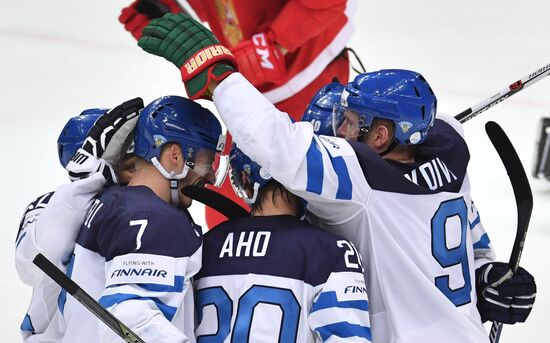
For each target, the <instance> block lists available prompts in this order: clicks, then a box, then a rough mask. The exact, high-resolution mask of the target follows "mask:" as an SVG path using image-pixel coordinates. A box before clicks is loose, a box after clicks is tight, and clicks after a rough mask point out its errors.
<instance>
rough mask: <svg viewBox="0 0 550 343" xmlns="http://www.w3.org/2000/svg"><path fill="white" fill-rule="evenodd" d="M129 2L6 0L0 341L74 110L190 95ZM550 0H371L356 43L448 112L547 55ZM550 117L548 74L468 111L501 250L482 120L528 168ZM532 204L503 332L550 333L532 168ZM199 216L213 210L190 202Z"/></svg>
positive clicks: (493, 165)
mask: <svg viewBox="0 0 550 343" xmlns="http://www.w3.org/2000/svg"><path fill="white" fill-rule="evenodd" d="M127 2H129V1H120V0H118V1H105V0H103V1H87V2H84V1H61V0H48V1H38V0H29V1H7V0H0V118H1V123H0V146H1V147H2V150H1V152H2V153H1V158H2V164H1V166H2V171H1V177H0V182H1V184H0V185H1V186H0V192H1V193H0V195H1V200H0V201H1V203H0V218H1V219H2V223H3V226H4V227H3V228H2V230H1V231H0V244H1V246H0V274H1V275H2V277H1V278H0V290H1V291H0V296H1V298H0V306H2V307H3V310H2V311H0V313H1V314H0V329H1V330H0V340H1V341H2V342H15V341H18V340H19V333H18V327H19V324H20V322H21V319H22V318H23V315H24V313H25V310H26V307H27V304H28V299H29V297H30V289H29V288H27V287H26V286H24V285H23V284H22V283H20V282H19V280H18V278H17V275H16V272H15V269H14V266H13V249H14V239H15V234H16V231H17V225H18V221H19V217H20V215H21V212H22V211H23V209H24V207H25V206H26V205H27V203H28V202H29V201H31V200H33V199H34V198H35V197H36V196H38V195H40V194H42V193H44V192H47V191H50V190H53V189H54V188H55V187H56V185H58V184H60V183H62V182H66V181H67V177H66V175H65V173H64V171H63V170H62V169H61V168H60V166H59V164H58V162H57V154H56V145H55V140H56V139H57V135H58V134H59V131H60V129H61V128H62V127H63V125H64V123H65V121H66V120H67V118H68V117H69V116H72V115H75V114H78V113H80V111H81V110H82V109H85V108H90V107H110V106H114V105H116V104H118V103H120V102H121V101H123V100H127V99H130V98H132V97H135V96H141V97H142V98H143V99H144V100H145V102H146V103H147V102H149V101H151V100H153V99H155V98H157V97H159V96H161V95H167V94H183V87H182V85H181V83H180V81H179V73H178V72H177V70H176V69H175V68H174V67H173V66H172V65H171V64H170V63H168V62H166V61H164V60H162V59H160V58H158V57H154V56H150V55H147V54H145V53H144V52H142V51H141V49H139V48H138V47H137V46H136V45H135V41H134V40H133V38H132V37H131V36H129V34H128V33H126V32H125V31H124V30H123V28H122V27H121V26H120V25H119V23H118V21H117V16H118V13H119V10H120V8H122V7H123V6H124V5H125V4H126V3H127ZM549 13H550V2H549V1H548V0H529V1H512V0H485V1H473V0H463V1H452V2H451V1H441V0H439V1H437V0H419V1H410V0H409V1H408V0H394V1H381V0H377V1H366V0H364V1H361V7H360V9H359V11H358V12H357V14H356V17H355V20H354V21H355V23H356V25H357V27H358V30H357V33H356V35H355V37H354V38H353V41H352V44H351V46H352V47H354V48H355V49H356V51H357V52H358V53H359V55H360V56H361V57H362V58H363V62H364V63H365V65H366V67H367V68H368V69H369V70H375V69H382V68H408V69H413V70H417V71H420V72H421V73H423V74H424V76H425V77H426V78H427V79H428V80H429V81H430V83H431V85H432V87H433V88H434V90H435V92H436V94H437V96H438V99H439V109H440V111H443V112H446V113H451V114H457V113H459V112H461V111H462V110H464V109H466V108H468V107H470V106H471V105H473V104H475V103H477V102H479V101H480V100H482V99H484V98H486V97H489V96H491V95H493V94H494V93H496V92H497V91H498V90H500V89H502V88H504V87H506V86H507V85H508V84H510V83H512V82H514V81H516V80H517V79H519V78H520V77H522V76H524V75H526V74H528V73H530V72H531V71H533V70H535V69H537V68H539V67H541V66H543V65H545V64H547V63H550V39H549V37H548V34H549V33H550V24H549V19H548V15H549ZM543 115H547V116H550V80H542V81H540V83H538V84H535V85H533V86H532V87H530V88H528V89H526V90H524V91H522V92H521V93H519V94H517V95H515V96H514V97H512V98H510V99H509V100H507V101H506V102H504V103H502V104H499V105H498V106H497V107H495V108H493V109H491V110H490V111H488V112H486V113H484V114H482V115H481V116H480V117H478V118H476V119H474V120H472V121H470V122H468V123H467V124H465V130H466V135H467V141H468V143H469V145H470V149H471V154H472V159H471V163H470V169H469V171H470V175H471V182H472V188H473V191H472V193H473V197H474V199H475V200H476V203H477V205H478V207H479V209H480V211H481V214H482V220H483V222H484V224H485V227H486V228H487V230H488V231H489V234H490V237H491V239H492V241H493V244H494V245H495V247H496V249H497V253H498V255H499V258H500V259H501V260H503V261H506V260H507V259H508V257H509V253H510V250H511V246H512V242H513V240H514V234H515V225H516V224H515V220H516V214H515V211H516V210H515V205H514V197H513V194H512V190H511V187H510V184H509V181H508V179H507V176H506V173H505V171H504V169H503V167H502V165H501V163H500V161H499V159H498V156H497V154H496V153H495V151H494V150H493V148H492V146H491V144H490V142H489V140H488V139H487V137H486V135H485V133H484V129H483V124H484V123H485V122H486V121H487V120H496V121H498V122H499V123H500V124H501V125H502V126H503V127H504V129H505V130H506V131H507V132H508V134H509V136H510V138H511V140H512V142H513V143H514V144H515V146H516V148H517V150H518V153H519V155H520V157H521V159H522V161H523V163H524V165H525V167H526V168H527V169H528V172H530V169H531V164H532V158H533V151H534V142H535V130H536V126H537V123H538V121H539V118H540V117H541V116H543ZM531 181H532V188H533V193H534V199H535V207H534V211H533V216H532V220H531V226H530V229H529V235H528V237H527V241H526V245H525V250H524V254H523V259H522V265H523V266H524V267H526V268H527V269H528V270H530V271H531V272H532V273H533V274H534V275H535V277H536V279H537V281H538V288H539V291H538V297H537V302H536V304H535V305H536V306H535V308H534V310H533V313H532V315H531V317H530V318H529V321H528V322H527V323H525V324H520V325H515V326H506V327H505V328H504V331H503V334H502V339H501V342H518V341H524V342H547V341H548V338H547V337H548V334H547V331H544V330H547V329H548V328H549V327H550V325H549V324H550V319H549V317H550V295H549V293H548V289H549V288H550V272H549V271H548V268H547V267H546V262H545V261H548V259H549V258H550V254H549V253H548V251H549V250H547V249H550V226H549V223H550V208H549V205H550V183H549V182H546V181H540V180H531ZM193 212H194V213H195V214H196V216H195V217H196V218H201V217H202V209H201V208H200V207H198V206H197V207H193Z"/></svg>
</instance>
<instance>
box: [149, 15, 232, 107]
mask: <svg viewBox="0 0 550 343" xmlns="http://www.w3.org/2000/svg"><path fill="white" fill-rule="evenodd" d="M138 45H139V46H140V47H141V48H142V49H143V50H145V51H147V52H148V53H151V54H153V55H157V56H161V57H164V58H166V59H167V60H169V61H170V62H172V63H173V64H174V65H176V67H178V68H179V69H180V71H181V78H182V80H183V83H184V86H185V89H186V91H187V95H188V97H189V98H190V99H193V100H194V99H198V98H205V99H209V98H210V96H211V94H209V93H208V86H209V84H210V83H211V82H212V81H221V80H223V79H224V78H226V77H227V76H228V75H230V74H231V73H233V72H235V71H237V62H236V61H235V58H234V57H233V55H232V54H231V52H230V51H229V49H227V48H226V47H225V46H223V45H220V42H219V41H218V39H217V38H216V37H215V36H214V34H213V33H212V32H211V31H210V30H208V29H207V28H206V27H204V26H203V25H202V24H201V23H199V22H197V21H196V20H194V19H193V18H191V17H190V16H188V15H186V14H183V13H180V14H171V13H168V14H165V15H164V16H163V17H162V18H157V19H153V20H151V22H150V23H149V25H147V26H146V27H145V28H144V29H143V37H141V38H140V39H139V41H138Z"/></svg>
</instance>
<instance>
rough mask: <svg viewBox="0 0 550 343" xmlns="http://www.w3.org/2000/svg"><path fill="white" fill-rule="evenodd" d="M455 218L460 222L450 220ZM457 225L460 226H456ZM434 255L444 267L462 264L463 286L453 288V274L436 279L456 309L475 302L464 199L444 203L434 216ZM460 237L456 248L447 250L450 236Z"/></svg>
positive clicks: (436, 284)
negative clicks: (471, 294)
mask: <svg viewBox="0 0 550 343" xmlns="http://www.w3.org/2000/svg"><path fill="white" fill-rule="evenodd" d="M452 217H458V222H459V223H458V222H457V221H454V220H453V221H450V220H449V219H451V218H452ZM457 224H458V225H457ZM431 225H432V255H433V257H434V258H435V260H436V261H437V262H438V263H439V264H440V265H441V267H443V268H448V267H452V266H455V265H458V264H460V266H461V269H462V278H463V280H464V281H463V283H464V286H462V287H459V288H455V289H452V288H451V287H450V274H448V275H442V276H438V277H436V278H435V286H436V287H437V288H438V289H439V290H440V291H441V293H443V294H444V295H445V296H446V297H447V298H448V299H449V300H450V301H451V302H452V303H453V304H454V305H455V306H462V305H465V304H468V303H469V302H471V301H472V299H471V296H470V292H471V290H472V284H471V281H470V267H469V265H468V251H467V247H466V230H468V209H467V207H466V203H465V202H464V198H457V199H453V200H448V201H444V202H442V203H441V204H440V205H439V208H438V209H437V211H436V212H435V214H434V216H433V217H432V222H431ZM457 233H459V234H460V244H458V245H457V246H455V247H454V248H451V249H449V248H447V246H448V241H447V234H449V236H453V237H456V234H457Z"/></svg>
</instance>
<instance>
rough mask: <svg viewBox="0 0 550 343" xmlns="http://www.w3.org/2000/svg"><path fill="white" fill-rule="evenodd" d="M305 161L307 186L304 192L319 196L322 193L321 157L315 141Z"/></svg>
mask: <svg viewBox="0 0 550 343" xmlns="http://www.w3.org/2000/svg"><path fill="white" fill-rule="evenodd" d="M306 160H307V186H306V191H308V192H311V193H315V194H321V192H322V191H323V155H322V154H321V151H319V149H317V146H316V144H315V139H312V140H311V145H310V146H309V149H308V150H307V153H306Z"/></svg>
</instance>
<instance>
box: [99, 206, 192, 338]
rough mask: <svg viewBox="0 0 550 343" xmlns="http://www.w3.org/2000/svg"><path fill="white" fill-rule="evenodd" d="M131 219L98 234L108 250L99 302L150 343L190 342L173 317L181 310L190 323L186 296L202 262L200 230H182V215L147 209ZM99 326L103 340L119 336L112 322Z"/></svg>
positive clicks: (103, 246)
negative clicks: (112, 329) (152, 211)
mask: <svg viewBox="0 0 550 343" xmlns="http://www.w3.org/2000/svg"><path fill="white" fill-rule="evenodd" d="M125 218H126V219H127V220H126V219H125V220H119V221H118V222H117V223H116V224H115V225H114V226H113V228H114V230H105V232H107V233H102V234H101V235H99V236H98V242H99V244H100V246H101V247H102V248H101V250H104V251H105V255H106V264H105V276H106V283H105V289H104V291H103V292H102V294H101V297H100V299H99V303H100V304H101V305H102V306H103V307H105V308H106V309H108V310H109V311H111V312H112V313H113V314H114V315H115V316H116V317H117V318H119V319H120V320H121V321H122V322H124V323H125V324H126V325H127V326H128V327H129V328H130V329H131V330H132V331H134V332H135V333H136V334H137V335H139V336H140V337H141V338H143V339H144V340H145V341H146V342H166V343H168V342H188V341H189V338H188V337H187V336H186V335H185V333H184V332H182V331H180V330H179V329H178V328H176V326H174V324H172V321H173V320H174V317H175V316H176V315H177V316H178V322H184V321H186V322H189V321H190V320H191V319H190V318H187V316H192V315H193V312H194V308H193V306H192V302H189V301H186V299H187V300H189V297H192V289H191V282H190V281H191V278H192V277H193V275H195V274H196V273H197V272H198V270H199V269H200V265H201V254H202V246H201V242H200V239H199V238H198V237H197V236H196V235H195V233H194V232H192V233H191V234H190V235H182V229H181V225H184V224H182V223H181V222H178V221H181V220H182V218H180V217H178V218H177V220H174V218H171V217H170V216H167V215H166V214H162V213H151V212H149V213H147V212H143V211H141V212H139V213H133V214H131V215H129V216H125ZM102 232H104V231H103V230H102ZM108 232H111V234H109V233H108ZM193 236H194V237H193ZM186 305H187V306H188V307H189V308H186V307H185V306H186ZM99 330H100V332H99V336H100V337H101V342H118V341H119V338H118V336H116V335H115V334H113V333H112V332H111V331H110V330H109V329H108V328H107V327H105V326H101V327H100V328H99Z"/></svg>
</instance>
